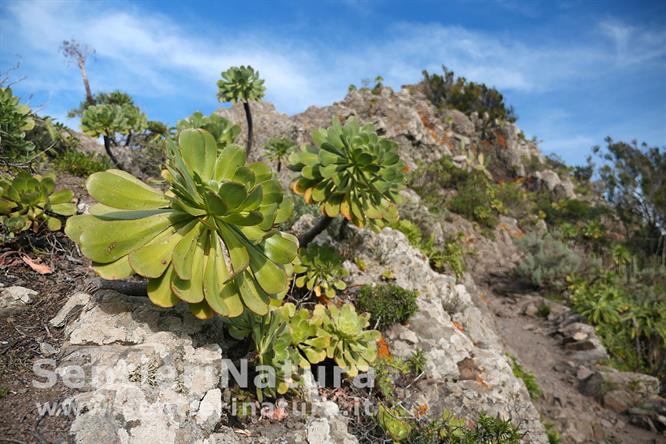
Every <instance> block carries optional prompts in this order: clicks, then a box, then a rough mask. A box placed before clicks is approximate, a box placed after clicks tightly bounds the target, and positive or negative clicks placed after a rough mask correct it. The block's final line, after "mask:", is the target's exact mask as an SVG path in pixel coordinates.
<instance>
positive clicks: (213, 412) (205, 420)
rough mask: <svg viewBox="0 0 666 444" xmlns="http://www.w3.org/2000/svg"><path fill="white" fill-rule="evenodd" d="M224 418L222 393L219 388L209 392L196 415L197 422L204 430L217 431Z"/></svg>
mask: <svg viewBox="0 0 666 444" xmlns="http://www.w3.org/2000/svg"><path fill="white" fill-rule="evenodd" d="M221 417H222V391H221V390H220V389H219V388H215V389H212V390H209V391H208V392H207V393H206V395H205V396H204V397H203V399H202V400H201V403H200V404H199V409H198V411H197V413H196V421H197V424H199V425H200V426H201V427H202V428H203V429H204V430H207V431H209V432H211V431H213V429H215V426H216V425H217V423H218V422H220V418H221Z"/></svg>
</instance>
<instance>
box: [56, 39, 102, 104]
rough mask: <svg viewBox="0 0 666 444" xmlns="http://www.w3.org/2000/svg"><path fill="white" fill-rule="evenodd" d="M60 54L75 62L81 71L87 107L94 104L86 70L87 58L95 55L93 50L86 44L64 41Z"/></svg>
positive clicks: (72, 40)
mask: <svg viewBox="0 0 666 444" xmlns="http://www.w3.org/2000/svg"><path fill="white" fill-rule="evenodd" d="M60 49H61V50H62V53H63V55H64V56H65V57H67V58H68V59H71V60H72V61H74V62H76V64H77V65H78V66H79V69H80V70H81V77H82V78H83V86H84V88H85V89H86V102H87V103H88V105H94V104H95V98H94V97H93V94H92V90H91V89H90V81H89V80H88V71H87V70H86V60H88V57H90V56H91V55H93V54H95V50H94V49H93V48H91V47H89V46H88V45H86V44H83V43H79V42H77V41H76V40H74V39H71V40H65V41H63V42H62V45H61V46H60Z"/></svg>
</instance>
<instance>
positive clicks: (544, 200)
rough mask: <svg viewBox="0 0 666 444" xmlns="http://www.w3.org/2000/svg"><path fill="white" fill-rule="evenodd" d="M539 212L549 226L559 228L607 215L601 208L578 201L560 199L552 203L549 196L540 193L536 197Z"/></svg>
mask: <svg viewBox="0 0 666 444" xmlns="http://www.w3.org/2000/svg"><path fill="white" fill-rule="evenodd" d="M537 202H538V207H539V210H541V211H543V212H544V213H545V215H546V222H547V223H548V224H549V225H553V226H559V225H561V224H564V223H567V222H568V223H571V224H576V223H578V222H587V221H591V220H594V219H599V217H601V216H603V215H604V214H607V212H608V211H607V210H606V209H605V208H603V207H599V206H593V205H592V204H590V203H589V202H586V201H584V200H580V199H560V200H558V201H556V202H553V201H552V200H551V198H550V196H549V195H546V194H545V193H540V194H539V195H538V197H537Z"/></svg>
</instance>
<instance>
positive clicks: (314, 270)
mask: <svg viewBox="0 0 666 444" xmlns="http://www.w3.org/2000/svg"><path fill="white" fill-rule="evenodd" d="M343 262H344V258H343V257H342V256H340V255H339V254H338V252H337V250H336V249H335V248H333V247H332V246H331V245H329V244H326V245H317V244H310V245H308V247H307V248H306V249H305V250H304V251H301V255H300V257H299V258H297V259H296V262H295V264H294V276H295V281H294V282H295V283H296V287H298V288H307V289H308V290H310V291H313V292H314V293H315V295H316V296H317V297H319V296H322V295H323V296H326V297H327V298H329V299H333V298H334V297H335V294H336V290H344V289H345V288H347V284H345V282H344V281H343V279H344V278H345V277H347V275H348V272H347V270H346V269H345V268H344V267H343V266H342V264H343Z"/></svg>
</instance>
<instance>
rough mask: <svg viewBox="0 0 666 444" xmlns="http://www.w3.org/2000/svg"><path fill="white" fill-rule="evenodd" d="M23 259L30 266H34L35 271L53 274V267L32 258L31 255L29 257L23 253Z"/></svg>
mask: <svg viewBox="0 0 666 444" xmlns="http://www.w3.org/2000/svg"><path fill="white" fill-rule="evenodd" d="M21 259H22V260H23V262H25V264H26V265H27V266H28V267H30V268H32V269H33V270H34V271H36V272H37V273H39V274H51V273H53V269H52V268H51V267H49V266H48V265H46V264H38V263H37V262H35V261H33V260H32V259H30V257H28V256H26V255H22V256H21Z"/></svg>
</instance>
